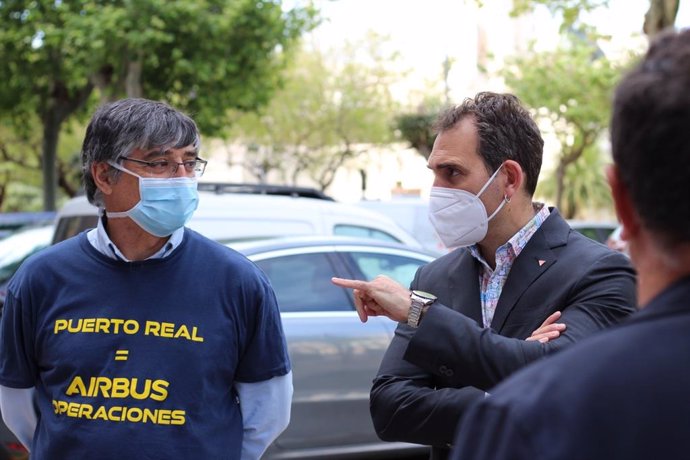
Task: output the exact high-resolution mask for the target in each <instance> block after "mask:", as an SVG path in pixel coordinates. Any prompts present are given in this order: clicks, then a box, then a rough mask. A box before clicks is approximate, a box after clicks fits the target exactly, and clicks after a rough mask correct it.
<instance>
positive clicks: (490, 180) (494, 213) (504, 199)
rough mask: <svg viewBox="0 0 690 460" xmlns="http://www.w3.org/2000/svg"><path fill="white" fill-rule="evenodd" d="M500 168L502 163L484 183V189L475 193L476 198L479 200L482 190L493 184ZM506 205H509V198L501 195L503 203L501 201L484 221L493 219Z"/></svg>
mask: <svg viewBox="0 0 690 460" xmlns="http://www.w3.org/2000/svg"><path fill="white" fill-rule="evenodd" d="M502 167H503V163H501V166H499V167H498V169H496V171H494V173H493V174H492V175H491V177H489V180H488V181H486V184H484V187H482V189H481V190H479V193H477V198H479V197H480V196H481V194H482V193H484V190H486V189H487V187H488V186H489V184H491V182H493V180H494V179H495V178H496V175H497V174H498V172H499V171H500V170H501V168H502ZM506 203H510V198H508V197H507V196H506V195H503V201H501V204H500V205H499V206H498V207H497V208H496V210H495V211H494V212H492V213H491V215H490V216H489V218H488V219H486V221H487V222H488V221H490V220H491V219H493V218H494V216H495V215H496V214H498V212H499V211H500V210H501V209H503V206H505V204H506Z"/></svg>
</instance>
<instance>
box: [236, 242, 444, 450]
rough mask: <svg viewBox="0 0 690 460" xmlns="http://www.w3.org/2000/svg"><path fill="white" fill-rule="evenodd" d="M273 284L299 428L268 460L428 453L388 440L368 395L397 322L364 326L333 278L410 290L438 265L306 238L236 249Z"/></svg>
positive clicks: (410, 254) (413, 254)
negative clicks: (420, 274) (391, 283)
mask: <svg viewBox="0 0 690 460" xmlns="http://www.w3.org/2000/svg"><path fill="white" fill-rule="evenodd" d="M229 246H230V247H232V248H234V249H236V250H238V251H240V252H242V253H243V254H245V255H246V256H247V257H248V258H249V259H251V260H252V261H254V262H255V263H256V264H257V265H258V266H259V267H260V268H261V269H262V270H263V271H264V272H265V273H266V275H267V276H268V277H269V278H270V280H271V284H272V285H273V289H274V291H275V293H276V297H277V299H278V305H279V307H280V310H281V317H282V320H283V327H284V330H285V335H286V337H287V343H288V349H289V354H290V358H291V360H292V366H293V379H294V391H295V392H294V396H293V401H292V416H291V420H290V425H289V426H288V428H287V429H286V430H285V432H283V434H281V435H280V436H279V437H278V439H277V440H276V441H275V442H274V443H273V445H272V446H271V447H270V448H269V450H268V451H267V452H266V455H265V456H264V457H263V458H265V459H269V460H277V459H288V458H290V459H296V458H300V459H308V458H329V459H331V458H362V459H369V458H374V457H376V458H382V457H387V458H400V457H401V456H403V455H409V454H412V453H428V448H426V447H424V446H419V445H416V444H408V443H391V442H384V441H381V440H380V439H379V438H378V436H377V435H376V433H375V431H374V427H373V424H372V421H371V416H370V414H369V390H370V389H371V382H372V380H373V378H374V376H375V375H376V372H377V369H378V367H379V364H380V362H381V358H382V357H383V354H384V352H385V350H386V348H387V347H388V344H389V343H390V341H391V339H392V337H393V334H394V331H395V327H396V325H397V323H395V322H393V321H390V320H389V319H387V318H384V317H381V318H376V317H374V318H369V320H368V321H367V322H366V323H365V324H362V323H361V322H360V321H359V318H358V316H357V313H356V311H355V307H354V303H353V298H352V293H351V291H350V290H348V289H343V288H340V287H337V286H335V285H334V284H332V283H331V277H333V276H339V277H344V278H357V279H365V280H371V279H373V278H374V277H376V276H377V275H379V274H385V275H387V276H389V277H391V278H393V279H395V280H396V281H398V282H400V283H402V284H403V285H409V284H410V282H411V281H412V278H413V277H414V274H415V272H416V271H417V268H419V266H421V265H423V264H426V263H428V262H430V261H431V260H433V258H434V256H433V255H431V254H429V253H427V252H425V251H419V250H413V249H411V248H409V247H405V246H403V245H399V244H393V243H384V242H378V241H372V240H364V239H351V238H339V237H323V238H314V237H307V238H305V237H297V238H283V239H275V240H264V241H254V242H245V243H235V244H230V245H229Z"/></svg>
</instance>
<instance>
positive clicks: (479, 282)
mask: <svg viewBox="0 0 690 460" xmlns="http://www.w3.org/2000/svg"><path fill="white" fill-rule="evenodd" d="M438 130H439V134H438V136H437V138H436V141H435V143H434V148H433V151H432V153H431V156H430V157H429V168H430V169H431V170H432V171H433V172H434V187H433V188H432V190H431V199H430V218H431V220H432V223H433V224H434V226H435V228H436V230H437V232H438V233H439V236H440V237H441V238H442V240H443V241H444V243H445V244H446V245H447V246H449V247H462V248H463V249H456V250H454V251H453V252H451V253H449V254H447V255H445V256H443V257H441V258H439V259H438V260H436V261H434V262H432V263H430V264H428V265H427V266H425V267H423V268H421V269H420V270H419V271H418V273H417V275H416V277H415V279H414V281H413V282H412V285H411V289H412V292H410V291H409V290H408V289H407V288H405V287H403V286H400V285H398V284H396V283H395V282H393V281H392V280H390V279H389V278H386V277H377V278H376V279H375V280H373V281H371V282H363V281H354V280H342V279H334V283H336V284H338V285H340V286H345V287H350V288H354V289H355V300H356V303H357V307H358V312H359V313H360V317H361V319H362V320H363V321H365V320H366V319H367V317H368V316H371V315H386V316H388V317H389V318H391V319H394V320H396V321H400V322H401V324H400V325H399V326H398V328H397V330H396V334H395V337H394V338H393V340H392V342H391V344H390V346H389V348H388V351H387V352H386V355H385V356H384V358H383V362H382V363H381V367H380V369H379V373H378V375H377V376H376V379H375V381H374V385H373V388H372V391H371V413H372V419H373V421H374V426H375V428H376V430H377V433H378V434H379V436H380V437H381V438H382V439H385V440H389V441H407V442H414V443H420V444H427V445H431V446H434V449H433V451H432V458H434V459H443V458H446V457H447V455H448V448H449V445H450V443H451V442H452V440H453V436H454V433H455V431H456V426H457V423H458V420H459V419H460V417H461V416H462V415H463V414H464V412H465V411H466V409H467V407H468V406H469V405H470V404H471V403H473V402H475V401H477V400H479V399H482V398H484V397H485V394H486V393H485V392H486V391H490V389H491V388H492V387H493V385H495V384H496V383H498V382H499V381H501V380H502V379H504V378H505V377H506V376H508V375H509V374H511V373H512V372H514V371H515V370H517V369H519V368H521V367H523V366H525V365H526V364H528V363H530V362H532V361H534V360H536V359H538V358H540V357H542V356H544V355H546V354H548V353H551V352H554V351H556V350H559V349H561V348H563V347H566V346H568V345H570V344H571V343H573V342H576V341H578V340H580V339H582V338H584V337H586V336H588V335H590V334H592V333H594V332H596V331H599V330H601V329H604V328H606V327H608V326H610V325H611V324H614V323H617V322H618V321H620V320H621V319H623V318H625V317H627V316H628V315H629V314H630V313H632V311H633V310H634V305H635V298H634V291H635V287H634V283H635V278H634V272H633V271H632V268H631V267H630V264H629V262H628V259H627V258H626V257H625V256H623V255H621V254H620V253H616V252H613V251H611V250H609V249H607V248H606V247H604V246H602V245H600V244H598V243H595V242H594V241H592V240H589V239H587V238H585V237H584V236H582V235H580V234H579V233H577V232H574V231H573V230H571V229H570V227H569V226H568V224H567V223H566V222H565V221H564V220H563V218H561V216H560V215H559V213H558V211H557V210H555V209H549V208H547V207H546V206H544V205H543V204H541V203H535V202H533V200H532V196H533V194H534V190H535V188H536V183H537V177H538V176H539V170H540V167H541V160H542V149H543V141H542V139H541V135H540V133H539V129H538V128H537V126H536V124H535V123H534V121H533V120H532V118H531V116H530V115H529V113H528V112H527V110H525V109H524V108H523V107H522V106H521V105H520V103H519V101H518V100H517V98H515V97H514V96H512V95H509V94H495V93H480V94H478V95H477V96H476V97H475V98H473V99H467V100H465V101H464V102H463V104H461V105H460V106H457V107H454V108H452V109H450V110H449V111H448V112H446V113H444V114H442V115H441V117H440V118H439V122H438ZM487 210H488V211H487ZM418 289H419V290H420V291H417V290H418ZM556 312H562V316H561V318H560V320H561V323H560V324H551V321H552V320H553V319H554V318H556V317H557V315H556V316H551V315H553V314H555V313H556ZM547 317H551V319H550V320H548V321H546V324H545V325H544V327H543V328H540V327H539V326H540V323H542V321H544V320H545V318H547ZM563 324H565V325H566V326H567V328H566V329H565V330H563V327H564V326H563ZM535 329H537V331H536V335H535V336H533V337H532V338H538V339H540V340H532V341H526V340H525V339H526V338H529V337H530V334H531V333H532V331H534V330H535ZM559 334H560V335H561V336H560V338H558V340H555V341H550V342H546V343H545V341H548V340H549V339H553V338H554V336H558V335H559Z"/></svg>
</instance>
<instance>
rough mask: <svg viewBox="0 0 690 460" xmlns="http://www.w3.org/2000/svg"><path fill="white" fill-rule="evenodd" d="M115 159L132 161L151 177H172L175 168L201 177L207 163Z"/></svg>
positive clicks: (198, 161) (197, 161)
mask: <svg viewBox="0 0 690 460" xmlns="http://www.w3.org/2000/svg"><path fill="white" fill-rule="evenodd" d="M117 159H118V160H122V161H133V162H134V163H138V164H141V165H144V168H145V169H146V171H147V172H149V173H150V174H152V175H155V176H164V175H167V176H168V177H173V176H174V175H175V173H176V172H177V168H179V167H180V166H183V167H184V170H185V172H186V173H187V174H190V175H191V174H194V176H196V177H201V176H203V174H204V171H205V170H206V164H207V163H208V161H206V160H202V159H201V158H195V159H193V160H185V161H182V162H179V163H178V162H177V161H170V160H157V161H144V160H137V159H135V158H127V157H123V156H119V157H118V158H117Z"/></svg>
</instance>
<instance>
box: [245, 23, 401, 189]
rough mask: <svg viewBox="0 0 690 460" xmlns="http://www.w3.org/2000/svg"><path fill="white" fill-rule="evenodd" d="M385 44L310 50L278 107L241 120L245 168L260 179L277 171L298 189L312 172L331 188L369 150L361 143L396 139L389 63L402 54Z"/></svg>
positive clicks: (373, 40)
mask: <svg viewBox="0 0 690 460" xmlns="http://www.w3.org/2000/svg"><path fill="white" fill-rule="evenodd" d="M383 43H385V40H383V39H382V38H381V37H377V36H375V35H372V36H370V37H368V38H367V39H366V40H364V41H363V42H360V43H352V44H346V45H345V46H344V48H343V49H342V50H339V51H338V52H337V53H336V52H328V53H322V52H319V51H310V50H307V49H303V50H302V52H301V53H300V54H299V56H298V57H297V58H296V60H295V62H294V65H292V66H291V67H290V69H289V71H288V73H287V76H286V83H285V87H284V88H283V89H282V90H281V91H279V92H278V93H277V94H276V95H275V97H274V98H273V100H272V101H271V103H270V104H269V105H268V106H267V107H266V108H265V109H263V110H261V111H260V112H259V113H257V114H247V115H245V116H243V117H241V118H240V119H239V120H238V121H237V122H236V123H235V126H236V128H237V129H236V131H235V134H236V136H237V138H238V139H240V140H241V141H242V142H243V143H244V144H245V145H247V146H248V147H249V154H247V155H245V157H244V159H243V162H242V165H243V166H244V167H245V169H246V170H248V171H250V172H251V173H252V174H254V176H255V177H256V178H257V179H258V180H259V181H265V180H266V178H267V177H268V175H269V173H272V172H274V173H278V174H281V175H282V179H283V180H284V181H285V182H286V183H290V184H297V182H298V181H299V177H300V176H301V175H303V174H305V175H307V176H308V177H309V178H310V179H311V180H313V181H314V182H316V183H317V184H318V185H319V186H320V188H321V189H322V190H325V189H326V188H328V186H329V185H330V184H331V183H332V181H333V179H334V177H335V173H336V171H337V169H338V168H339V167H341V166H342V165H343V164H344V163H345V162H346V161H348V160H350V159H352V158H355V157H357V156H358V155H359V154H360V153H362V152H363V151H364V150H363V148H362V147H361V144H363V143H367V144H370V143H385V142H388V141H390V140H391V139H392V124H393V120H392V114H393V113H394V111H395V110H394V108H395V103H394V101H393V98H392V96H391V94H390V92H389V86H390V84H391V83H392V82H393V81H394V78H395V76H394V75H392V74H391V73H390V72H389V71H388V70H386V65H387V64H390V62H391V61H392V60H394V59H395V56H394V55H389V54H386V52H385V51H384V50H383V48H384V47H383Z"/></svg>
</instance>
